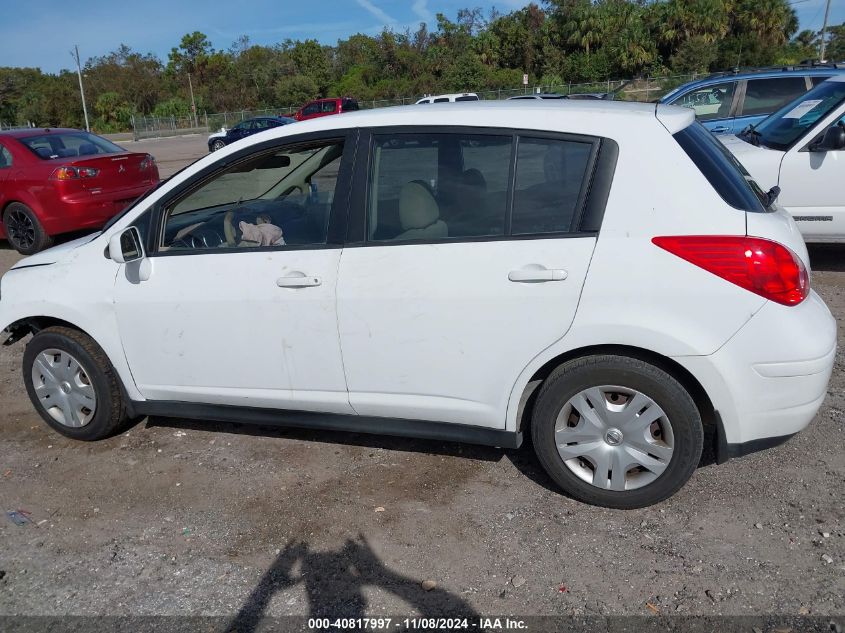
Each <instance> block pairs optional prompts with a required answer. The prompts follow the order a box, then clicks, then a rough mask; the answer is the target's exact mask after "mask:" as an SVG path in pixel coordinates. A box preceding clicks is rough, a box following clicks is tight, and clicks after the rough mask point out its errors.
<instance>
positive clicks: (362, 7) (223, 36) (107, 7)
mask: <svg viewBox="0 0 845 633" xmlns="http://www.w3.org/2000/svg"><path fill="white" fill-rule="evenodd" d="M791 2H792V4H793V7H794V8H795V11H796V12H797V14H798V18H799V20H800V22H801V28H802V29H813V30H818V29H820V28H821V25H822V20H823V18H824V4H825V0H791ZM494 4H495V6H496V8H497V9H498V10H499V11H501V12H508V11H511V10H513V9H517V8H521V7H523V6H525V5H526V4H527V2H526V1H524V0H498V1H497V2H495V3H491V2H484V1H482V0H321V1H320V2H309V1H308V0H245V1H243V2H239V3H237V2H235V3H230V2H226V3H222V2H208V0H143V2H120V1H115V0H85V2H82V3H71V4H68V2H67V0H62V1H61V2H60V1H58V0H32V1H31V2H28V3H24V2H21V1H20V0H0V16H2V17H0V66H28V67H36V68H41V69H42V70H43V71H45V72H58V71H59V70H60V69H62V68H71V67H72V66H73V59H72V58H71V56H70V50H71V48H72V47H73V46H74V44H78V45H79V53H80V57H81V58H82V60H83V63H84V61H85V60H86V59H87V58H89V57H94V56H99V55H104V54H106V53H109V52H110V51H113V50H115V49H116V48H117V47H118V46H120V44H127V45H128V46H129V47H130V48H132V49H133V50H135V51H137V52H141V53H149V52H151V53H154V54H156V55H158V57H159V58H161V59H162V61H167V54H168V53H169V52H170V49H171V48H172V47H174V46H177V45H178V43H179V40H180V39H181V38H182V35H184V34H185V33H188V32H192V31H202V32H203V33H205V34H206V35H207V36H208V37H209V39H210V40H211V42H212V44H213V45H214V47H215V48H217V49H226V48H228V47H229V46H230V45H231V44H232V42H234V41H235V40H236V39H237V38H238V37H240V36H241V35H247V36H249V38H250V41H251V42H252V43H254V44H274V43H277V42H280V41H282V40H284V39H286V38H291V39H306V38H316V39H318V40H320V41H321V42H323V43H325V44H334V43H335V42H336V41H337V40H338V39H341V38H346V37H348V36H349V35H352V34H353V33H368V34H376V33H378V32H380V31H381V29H382V28H383V27H384V26H390V27H392V28H394V29H396V30H404V29H405V27H410V28H412V29H416V27H417V26H418V25H419V23H420V22H426V23H428V24H429V25H430V26H431V27H432V28H433V27H434V26H435V15H436V14H437V13H444V14H445V15H446V16H448V17H449V18H451V19H454V18H455V15H456V14H457V11H458V9H460V8H463V7H466V6H473V7H474V6H480V7H482V8H483V9H484V10H485V11H487V10H489V9H490V8H492V7H493V6H494ZM71 6H73V10H68V9H69V7H71ZM828 21H829V23H830V24H842V23H843V22H845V1H843V0H832V2H831V7H830V18H829V20H828Z"/></svg>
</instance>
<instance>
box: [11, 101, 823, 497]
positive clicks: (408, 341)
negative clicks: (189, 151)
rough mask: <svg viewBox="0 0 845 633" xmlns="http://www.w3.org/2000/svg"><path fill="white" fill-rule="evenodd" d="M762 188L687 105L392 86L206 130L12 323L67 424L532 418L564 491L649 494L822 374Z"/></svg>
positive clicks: (500, 431)
mask: <svg viewBox="0 0 845 633" xmlns="http://www.w3.org/2000/svg"><path fill="white" fill-rule="evenodd" d="M544 108H547V109H548V114H549V116H542V114H543V113H542V112H539V111H538V109H539V110H542V109H544ZM444 114H445V115H446V116H445V117H444ZM538 114H540V115H541V116H538ZM444 120H447V121H448V122H449V123H448V124H444V123H443V121H444ZM643 147H648V148H649V160H647V161H644V160H643V159H642V148H643ZM768 203H769V197H768V196H766V195H765V194H763V192H762V191H760V190H759V188H758V187H757V186H756V185H755V183H754V182H753V180H750V179H747V178H746V177H745V176H744V174H742V173H741V171H740V170H739V169H738V168H737V166H736V163H735V161H732V160H731V159H730V157H729V154H728V153H727V152H725V151H724V149H723V148H722V146H721V145H720V144H719V143H718V141H717V140H716V138H715V137H714V136H713V135H711V134H710V133H709V132H707V130H705V129H704V128H703V127H702V126H701V125H700V124H698V123H695V122H694V116H693V113H692V111H690V110H687V109H684V108H675V107H670V106H657V107H656V108H655V106H654V105H653V104H635V103H594V102H591V101H581V102H570V101H567V102H566V103H549V104H547V105H543V104H538V103H534V104H521V103H519V102H507V101H499V102H493V103H485V104H462V105H452V106H450V105H445V106H442V107H438V108H428V109H425V108H389V109H383V110H371V111H368V112H360V113H357V114H350V115H349V116H343V117H337V118H336V119H335V120H333V121H332V124H331V125H327V124H326V122H311V123H308V122H306V123H302V124H298V125H293V126H284V127H282V128H278V129H275V130H272V131H271V132H269V133H267V134H264V135H261V136H260V137H255V138H252V139H247V140H246V141H244V142H242V143H239V144H238V145H236V146H232V147H229V148H226V149H225V150H223V151H221V152H217V153H215V154H211V155H209V156H206V157H204V158H202V159H200V160H198V161H197V162H196V163H194V164H193V165H191V166H189V167H188V168H186V169H185V170H184V171H182V172H181V173H180V174H178V175H176V176H174V177H173V178H171V179H170V180H168V181H167V182H166V183H165V184H164V185H163V186H162V187H160V188H159V189H157V190H156V191H155V192H153V193H151V194H150V195H149V196H147V197H146V198H144V199H143V200H140V201H138V202H137V203H136V204H135V205H134V206H133V207H132V208H131V209H130V210H128V211H127V212H126V213H125V214H124V215H123V216H122V217H120V218H118V219H116V220H115V221H113V222H111V223H110V224H109V225H108V226H107V227H106V228H105V229H104V231H103V232H102V233H101V234H100V235H96V236H93V237H89V238H87V239H85V240H80V241H77V242H74V243H70V244H65V245H63V246H61V247H57V248H54V249H52V250H49V251H46V252H44V253H41V254H39V255H36V256H34V257H30V258H28V259H24V260H23V261H22V262H20V263H18V264H16V265H15V266H14V267H13V268H12V269H11V270H10V271H9V272H7V273H6V274H5V275H4V276H3V278H2V290H3V299H2V301H0V328H5V329H6V331H7V332H8V333H9V339H8V340H7V343H11V342H14V341H15V340H18V339H20V338H21V337H23V336H26V335H27V334H30V333H31V334H33V336H32V338H31V339H29V340H28V342H27V345H26V349H25V351H24V356H23V372H22V374H23V380H24V383H25V385H26V389H27V393H28V394H29V396H30V398H31V400H32V402H33V404H34V406H35V408H36V409H37V411H38V412H39V414H40V415H41V417H42V418H43V419H44V420H45V422H46V423H47V424H48V425H49V426H50V427H52V428H53V429H54V430H56V431H58V432H59V433H62V434H64V435H66V436H68V437H72V438H77V439H80V440H95V439H99V438H102V437H106V436H108V435H110V434H112V433H115V432H116V431H117V430H118V429H121V428H123V425H124V423H125V422H126V421H127V420H128V419H135V418H136V417H138V416H144V415H156V416H165V417H166V416H176V417H178V418H180V419H185V418H188V419H191V418H192V419H201V420H228V421H231V422H252V423H259V424H279V425H289V426H299V427H309V428H316V429H321V430H323V431H329V430H341V431H356V432H366V433H384V434H390V435H400V436H412V437H423V438H429V439H437V440H449V441H462V442H474V443H479V444H489V445H492V446H499V447H509V448H517V447H519V446H520V444H521V442H522V438H523V435H524V434H526V433H530V434H531V436H532V440H533V441H532V444H533V446H534V450H535V451H536V452H537V455H538V456H539V459H540V462H541V463H542V464H543V466H544V467H545V469H546V470H547V472H548V473H549V475H550V477H551V478H552V479H553V480H554V481H555V482H556V483H557V484H558V485H559V486H560V487H561V488H562V489H563V490H565V491H566V492H568V493H569V494H571V495H573V496H574V497H576V498H578V499H581V500H583V501H586V502H589V503H594V504H599V505H605V506H610V507H617V508H633V507H640V506H644V505H647V504H651V503H655V502H657V501H660V500H661V499H665V498H666V497H668V496H670V495H671V494H673V493H674V492H675V491H677V490H678V489H679V488H680V487H681V486H682V485H683V484H684V482H685V481H686V480H687V479H688V478H689V477H690V476H691V474H692V473H693V471H694V470H695V468H696V465H697V464H698V462H699V458H700V456H701V454H702V448H703V442H704V437H705V433H704V428H705V427H707V428H710V429H712V433H710V432H709V433H708V434H707V437H714V438H715V440H714V444H715V446H714V447H713V448H714V450H715V455H716V457H717V460H718V461H720V462H721V461H724V460H727V459H728V458H730V457H738V456H741V455H744V454H746V453H749V452H751V451H755V450H759V449H762V448H765V447H769V446H774V445H775V444H778V443H780V442H782V441H784V440H786V439H787V438H788V437H790V436H791V435H792V434H794V433H796V432H798V431H800V430H801V429H803V428H804V427H805V426H807V424H808V423H809V422H810V420H811V419H812V418H813V416H814V415H815V413H816V411H817V410H818V408H819V406H820V404H821V402H822V400H823V399H824V397H825V393H826V390H827V383H828V379H829V377H830V373H831V368H832V366H833V360H834V354H835V346H836V324H835V321H834V319H833V317H832V316H831V314H830V312H829V311H828V309H827V307H826V306H825V304H824V302H823V301H822V300H821V299H820V298H819V297H818V295H816V294H815V293H814V292H813V291H812V290H811V289H810V280H809V277H808V273H807V251H806V248H805V246H804V242H803V240H802V239H801V235H800V233H799V232H798V230H797V228H796V227H795V224H794V222H793V221H792V219H791V218H790V217H789V215H788V214H786V213H785V212H784V211H783V210H782V209H779V208H778V207H776V206H772V205H769V204H768ZM767 205H768V206H767ZM679 210H682V212H679ZM262 227H263V229H262ZM104 253H105V254H106V255H107V256H106V257H104V256H103V255H104ZM92 467H96V466H92ZM772 495H773V496H775V495H777V491H776V490H772Z"/></svg>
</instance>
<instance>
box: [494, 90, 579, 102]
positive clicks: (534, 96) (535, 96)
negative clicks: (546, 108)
mask: <svg viewBox="0 0 845 633" xmlns="http://www.w3.org/2000/svg"><path fill="white" fill-rule="evenodd" d="M544 99H566V95H559V94H557V93H556V92H537V93H531V94H527V95H516V96H513V97H508V101H517V100H519V101H521V100H534V101H537V100H544Z"/></svg>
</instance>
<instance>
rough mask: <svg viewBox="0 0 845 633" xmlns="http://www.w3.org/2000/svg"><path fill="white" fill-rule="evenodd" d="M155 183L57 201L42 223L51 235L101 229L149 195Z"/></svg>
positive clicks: (52, 204) (45, 213) (50, 207)
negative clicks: (141, 198) (135, 201)
mask: <svg viewBox="0 0 845 633" xmlns="http://www.w3.org/2000/svg"><path fill="white" fill-rule="evenodd" d="M154 184H155V183H145V184H143V185H140V186H138V187H132V188H128V189H119V190H117V191H106V192H102V193H96V194H88V195H75V196H73V197H65V198H58V199H57V200H55V201H54V202H51V203H50V204H49V208H45V209H43V211H44V213H43V215H42V216H41V218H40V219H41V222H42V224H43V226H44V230H46V231H47V234H48V235H58V234H59V233H68V232H70V231H79V230H84V229H98V228H100V227H102V226H103V225H104V224H105V223H106V222H108V221H109V220H110V219H111V218H112V217H114V216H115V215H117V214H118V213H120V212H121V211H122V210H123V209H125V208H126V207H127V206H129V205H130V204H131V203H132V202H133V201H134V200H135V199H136V198H138V197H140V196H141V195H143V194H144V193H146V192H147V191H148V190H149V189H150V188H151V187H153V186H154Z"/></svg>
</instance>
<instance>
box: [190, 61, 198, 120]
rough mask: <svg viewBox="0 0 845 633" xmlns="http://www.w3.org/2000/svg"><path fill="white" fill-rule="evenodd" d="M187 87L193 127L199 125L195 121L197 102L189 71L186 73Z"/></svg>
mask: <svg viewBox="0 0 845 633" xmlns="http://www.w3.org/2000/svg"><path fill="white" fill-rule="evenodd" d="M188 89H189V90H190V91H191V114H193V115H194V127H199V123H198V122H197V104H196V102H195V101H194V84H192V83H191V73H188Z"/></svg>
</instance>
